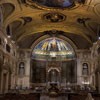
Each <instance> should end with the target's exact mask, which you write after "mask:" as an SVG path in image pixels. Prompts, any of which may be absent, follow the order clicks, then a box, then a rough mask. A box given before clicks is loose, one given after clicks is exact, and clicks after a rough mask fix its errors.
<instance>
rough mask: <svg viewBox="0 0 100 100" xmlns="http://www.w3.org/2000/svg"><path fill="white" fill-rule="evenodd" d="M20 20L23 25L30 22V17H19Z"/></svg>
mask: <svg viewBox="0 0 100 100" xmlns="http://www.w3.org/2000/svg"><path fill="white" fill-rule="evenodd" d="M21 19H23V20H24V25H25V24H27V23H29V22H31V21H32V18H31V17H21Z"/></svg>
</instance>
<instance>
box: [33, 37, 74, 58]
mask: <svg viewBox="0 0 100 100" xmlns="http://www.w3.org/2000/svg"><path fill="white" fill-rule="evenodd" d="M74 56H75V52H74V50H73V48H72V47H71V45H70V44H69V43H67V42H65V41H63V40H61V39H59V38H55V37H53V38H48V39H45V40H43V41H41V42H40V43H38V44H37V45H36V46H35V48H34V49H33V51H32V58H33V59H49V58H56V59H59V60H61V59H68V58H73V57H74Z"/></svg>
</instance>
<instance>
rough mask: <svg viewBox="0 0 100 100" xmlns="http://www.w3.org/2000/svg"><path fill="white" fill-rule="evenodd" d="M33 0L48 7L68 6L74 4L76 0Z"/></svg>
mask: <svg viewBox="0 0 100 100" xmlns="http://www.w3.org/2000/svg"><path fill="white" fill-rule="evenodd" d="M32 1H33V2H36V3H38V4H40V5H43V6H47V7H61V8H66V7H70V6H73V5H74V0H32Z"/></svg>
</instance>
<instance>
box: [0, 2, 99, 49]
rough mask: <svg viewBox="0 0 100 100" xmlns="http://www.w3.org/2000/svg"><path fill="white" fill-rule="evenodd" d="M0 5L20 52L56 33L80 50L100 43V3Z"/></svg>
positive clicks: (13, 3)
mask: <svg viewBox="0 0 100 100" xmlns="http://www.w3.org/2000/svg"><path fill="white" fill-rule="evenodd" d="M0 4H1V5H0V6H1V10H2V11H1V13H2V12H3V15H2V16H3V21H2V22H3V25H2V27H3V29H5V30H6V28H7V26H10V29H11V31H10V32H11V39H12V40H14V41H15V43H16V44H17V45H18V46H19V47H20V48H24V49H25V48H27V49H30V48H31V47H32V45H33V44H34V42H35V41H36V40H38V39H39V38H40V37H42V36H44V37H45V35H48V36H49V38H50V37H52V36H51V35H50V34H49V33H53V32H52V30H57V32H58V33H59V32H60V33H59V35H57V36H58V37H59V36H62V37H63V36H64V37H66V38H68V39H69V40H70V41H72V43H73V44H74V45H75V46H76V47H77V48H78V49H89V48H90V47H91V46H92V44H93V43H94V42H95V41H96V40H97V34H96V33H97V27H98V24H100V18H99V17H100V10H99V9H100V1H99V0H1V1H0ZM47 31H48V32H49V33H48V32H47ZM53 34H54V33H53ZM55 37H56V36H55ZM59 38H60V37H59ZM60 39H63V38H60ZM66 41H67V40H66Z"/></svg>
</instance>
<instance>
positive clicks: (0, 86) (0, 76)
mask: <svg viewBox="0 0 100 100" xmlns="http://www.w3.org/2000/svg"><path fill="white" fill-rule="evenodd" d="M0 93H1V70H0Z"/></svg>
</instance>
